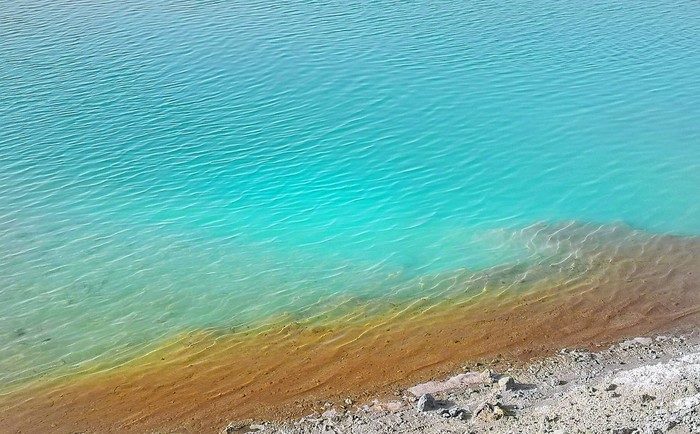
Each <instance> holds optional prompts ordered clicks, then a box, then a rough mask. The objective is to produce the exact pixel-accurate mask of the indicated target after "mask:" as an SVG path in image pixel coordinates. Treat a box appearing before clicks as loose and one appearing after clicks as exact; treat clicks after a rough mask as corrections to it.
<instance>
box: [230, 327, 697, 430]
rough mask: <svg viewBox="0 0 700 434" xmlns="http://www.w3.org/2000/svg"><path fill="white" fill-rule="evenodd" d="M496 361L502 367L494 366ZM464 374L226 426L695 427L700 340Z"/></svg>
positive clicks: (564, 354)
mask: <svg viewBox="0 0 700 434" xmlns="http://www.w3.org/2000/svg"><path fill="white" fill-rule="evenodd" d="M495 366H500V367H501V369H500V370H495V369H493V368H494V367H495ZM503 366H504V365H503V364H495V365H493V366H490V365H489V364H485V365H482V364H476V365H469V366H465V372H464V373H461V374H459V375H456V376H454V377H452V378H449V379H443V380H440V381H431V382H428V383H424V384H420V385H416V386H414V387H412V388H409V389H407V390H405V391H400V392H398V393H396V397H395V398H394V399H384V400H374V401H372V402H369V403H356V402H354V401H353V400H352V398H351V397H348V399H346V400H345V401H344V402H328V403H326V404H325V405H324V406H323V407H322V408H319V409H318V412H317V413H316V414H313V415H309V416H307V417H305V418H303V419H300V420H296V421H291V422H285V423H272V422H266V423H259V424H252V425H237V424H230V425H229V426H227V427H225V428H223V430H222V432H223V433H228V434H234V433H235V434H238V433H248V432H250V433H259V434H267V433H284V434H307V433H308V434H311V433H323V434H328V433H337V434H341V433H342V434H345V433H347V434H369V433H382V434H383V433H427V434H430V433H455V434H471V433H473V434H478V433H556V434H564V433H569V434H574V433H614V434H632V433H640V434H642V433H643V434H647V433H648V434H657V433H674V434H685V433H700V339H699V338H698V336H697V334H696V333H695V332H692V333H688V334H685V335H683V336H657V337H654V338H650V337H637V338H634V339H630V340H627V341H624V342H621V343H619V344H616V345H614V346H612V347H610V348H607V349H604V350H602V351H597V352H591V351H588V350H581V349H563V350H561V352H560V353H559V354H557V355H555V356H552V357H548V358H546V359H542V360H539V361H536V362H533V363H531V364H529V365H527V366H525V367H523V368H513V367H510V368H509V367H507V366H506V367H505V368H503Z"/></svg>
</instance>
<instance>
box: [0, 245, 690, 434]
mask: <svg viewBox="0 0 700 434" xmlns="http://www.w3.org/2000/svg"><path fill="white" fill-rule="evenodd" d="M686 247H687V246H686ZM692 247H693V248H692V249H691V250H692V251H691V252H690V253H688V251H687V249H685V248H684V254H683V255H682V258H681V259H679V257H678V255H676V254H674V251H673V250H668V251H663V252H660V251H649V252H646V253H644V254H642V255H641V256H639V255H638V256H636V257H635V258H634V260H632V261H631V260H629V259H626V258H622V259H616V260H614V261H611V262H609V263H607V264H606V265H605V266H604V267H601V268H600V269H598V270H591V271H590V272H589V273H587V274H586V278H585V279H577V280H572V281H560V282H553V281H547V282H539V283H538V284H537V285H533V286H531V287H528V288H525V289H523V290H520V291H503V292H500V293H496V292H494V291H490V292H485V293H483V294H481V295H478V296H476V297H474V296H473V295H472V297H471V298H464V299H460V298H459V297H452V296H451V297H446V299H445V300H443V301H442V302H438V303H419V302H417V303H413V304H412V305H410V306H405V307H404V308H403V309H402V310H400V311H395V312H394V311H391V310H388V311H386V312H384V313H382V314H372V315H370V316H363V315H361V314H357V315H355V316H354V317H353V318H352V319H351V320H346V321H341V320H337V319H336V320H328V321H325V322H318V323H316V324H307V325H303V326H296V325H289V324H287V325H273V326H269V327H268V328H266V329H264V330H262V329H261V330H257V331H255V332H253V331H249V332H245V333H241V332H238V333H223V332H217V331H201V332H193V333H191V334H188V335H186V336H182V337H180V338H179V339H178V340H177V341H175V342H172V343H170V344H168V345H166V346H164V347H163V348H161V349H160V350H158V351H156V352H154V353H151V354H149V355H147V356H143V357H141V358H138V359H136V360H134V361H132V362H131V363H129V364H128V365H126V366H121V367H118V368H115V369H112V370H109V371H105V372H98V373H94V374H90V375H83V376H75V377H73V378H66V379H63V380H53V381H48V380H45V381H44V382H35V383H34V384H32V385H28V386H26V387H24V388H23V389H20V390H17V391H14V392H11V393H9V394H6V395H4V396H2V397H0V427H2V431H3V432H26V433H33V432H54V433H62V432H66V433H68V432H153V431H161V432H182V433H204V432H217V431H218V430H220V429H221V428H223V427H224V426H225V425H226V424H227V423H228V422H229V421H237V420H246V419H278V418H289V417H295V416H301V415H305V414H308V413H310V412H312V411H314V410H319V409H320V403H322V402H324V401H338V400H343V399H345V398H346V397H352V398H353V399H354V400H355V401H358V400H359V401H362V400H363V399H367V398H370V397H375V396H382V395H384V394H387V393H390V392H391V391H392V390H396V389H399V388H402V387H406V386H409V385H412V384H415V383H416V382H420V381H423V380H426V379H429V378H432V377H438V376H442V375H445V374H448V373H453V372H456V371H457V370H458V369H459V367H460V366H461V365H462V364H463V363H465V362H469V361H476V360H489V359H491V358H493V357H499V358H501V359H506V360H510V361H516V362H517V361H526V360H529V359H531V358H534V357H538V356H542V355H546V354H549V353H551V352H553V351H556V350H557V349H559V348H562V347H567V346H569V347H570V346H589V347H590V346H593V345H595V344H598V343H607V342H610V341H613V340H616V339H619V338H622V337H626V336H632V335H642V334H648V333H652V332H661V331H667V330H672V329H677V328H692V327H696V326H697V325H698V324H699V323H700V292H699V291H700V282H699V281H698V279H697V276H696V274H695V272H700V255H697V254H696V253H697V252H696V251H695V248H696V247H697V246H696V245H693V246H692Z"/></svg>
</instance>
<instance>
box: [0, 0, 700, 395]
mask: <svg viewBox="0 0 700 434" xmlns="http://www.w3.org/2000/svg"><path fill="white" fill-rule="evenodd" d="M0 4H1V6H2V13H1V14H0V60H1V61H0V386H2V387H11V388H14V387H18V386H19V385H21V384H23V383H24V382H26V381H27V380H31V379H36V378H38V377H41V376H48V377H52V376H58V375H63V374H65V373H74V372H81V371H90V370H95V369H103V368H106V367H111V366H114V365H116V364H119V363H123V362H125V361H128V360H131V359H132V358H133V357H136V356H138V355H141V354H144V353H146V352H148V351H152V350H153V349H155V348H158V347H159V346H160V345H162V344H163V343H165V342H167V341H169V340H171V339H173V338H175V337H176V336H178V335H180V334H182V333H188V332H192V331H197V330H229V331H231V332H232V333H233V332H235V331H236V330H241V329H247V328H254V327H259V326H261V325H263V324H266V323H269V322H273V321H280V318H290V319H289V321H292V320H294V321H300V322H304V321H310V320H313V319H318V318H323V319H324V321H331V322H332V321H333V320H334V318H335V320H341V319H343V318H346V317H347V315H351V314H350V313H348V312H350V311H352V309H353V307H354V306H364V307H363V308H364V309H366V308H367V306H370V307H371V306H378V307H377V309H378V310H381V307H380V306H383V305H387V304H393V305H399V306H405V305H410V304H411V303H412V302H414V301H415V300H419V299H420V300H423V301H425V300H427V301H428V303H431V302H434V303H435V304H439V303H440V300H441V299H442V298H443V297H445V294H446V293H450V294H455V293H464V294H472V295H476V294H480V293H483V292H490V293H494V292H499V291H518V287H517V285H514V284H513V283H516V282H520V281H522V280H523V279H526V278H527V276H529V275H530V274H536V275H537V276H539V277H538V278H545V277H546V276H545V277H542V276H543V275H545V274H546V271H545V270H548V269H552V270H553V271H552V273H555V272H556V273H558V276H559V275H561V273H562V272H563V271H562V270H564V269H565V268H566V267H568V268H566V269H567V270H568V269H571V270H573V269H574V268H576V266H577V265H581V267H579V268H578V269H576V270H575V273H577V276H579V275H583V276H585V275H586V272H587V270H588V269H589V268H587V267H588V265H589V264H590V261H589V260H590V258H594V257H598V256H601V257H614V255H615V252H617V251H619V250H625V249H628V250H630V249H637V248H639V249H644V246H645V245H647V243H648V242H649V240H654V239H656V238H655V237H657V236H661V235H672V236H676V237H679V238H685V239H692V238H694V237H697V236H699V235H700V200H699V198H700V50H699V49H698V48H697V47H698V46H700V31H699V30H698V29H700V3H698V2H697V1H692V0H687V1H678V2H673V3H665V2H652V1H635V2H632V1H621V2H615V3H614V4H613V3H611V2H607V1H598V0H594V1H587V2H580V1H567V0H565V1H527V2H502V3H498V2H486V1H473V2H457V1H442V2H425V1H414V2H390V1H377V2H302V1H281V2H258V1H247V2H220V1H219V2H217V1H196V2H184V3H183V2H175V1H161V0H156V1H152V2H147V4H146V3H144V2H134V1H129V0H126V1H119V2H112V1H107V2H85V1H81V2H73V1H71V2H68V1H52V2H47V1H16V2H6V1H3V2H0ZM693 254H694V253H693ZM504 270H505V271H504ZM667 271H668V270H667V269H662V270H659V273H666V272H667ZM493 273H500V274H499V275H501V276H506V277H503V278H502V279H501V280H500V282H496V283H489V284H485V283H484V282H483V280H482V279H481V277H478V276H483V275H489V274H493ZM529 273H530V274H529ZM454 276H460V277H459V278H454ZM474 276H477V277H474ZM559 277H561V276H559ZM559 277H558V278H559ZM627 296H628V297H630V298H634V297H635V294H634V292H633V291H630V293H629V294H628V295H627ZM473 302H474V303H478V297H476V298H474V299H473ZM369 310H370V311H371V309H369Z"/></svg>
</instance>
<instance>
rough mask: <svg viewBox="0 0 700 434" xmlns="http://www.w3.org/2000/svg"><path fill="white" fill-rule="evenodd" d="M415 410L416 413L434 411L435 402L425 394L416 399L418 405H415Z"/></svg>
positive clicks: (429, 395)
mask: <svg viewBox="0 0 700 434" xmlns="http://www.w3.org/2000/svg"><path fill="white" fill-rule="evenodd" d="M416 408H417V409H418V411H430V410H435V409H436V408H437V402H435V398H434V397H433V395H431V394H429V393H426V394H423V395H421V396H420V398H418V404H416Z"/></svg>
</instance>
